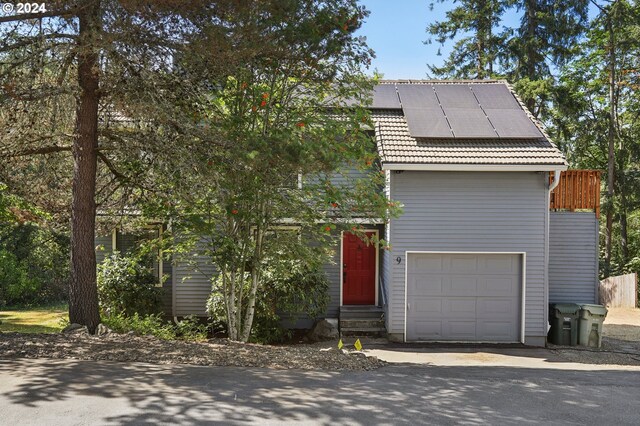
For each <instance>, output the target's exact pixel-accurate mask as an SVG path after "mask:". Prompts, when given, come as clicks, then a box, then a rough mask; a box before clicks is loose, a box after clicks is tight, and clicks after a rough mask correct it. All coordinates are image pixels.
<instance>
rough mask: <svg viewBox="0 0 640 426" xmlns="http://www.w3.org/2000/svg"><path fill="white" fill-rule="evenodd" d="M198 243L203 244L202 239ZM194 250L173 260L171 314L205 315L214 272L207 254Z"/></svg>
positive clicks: (180, 315)
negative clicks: (200, 253)
mask: <svg viewBox="0 0 640 426" xmlns="http://www.w3.org/2000/svg"><path fill="white" fill-rule="evenodd" d="M200 244H205V241H204V240H203V241H202V242H201V243H200ZM198 251H199V250H197V249H196V250H194V251H192V252H191V253H190V254H188V255H187V256H186V257H181V258H176V259H175V260H174V262H173V315H175V316H179V317H182V316H187V315H197V316H207V307H206V304H207V299H209V295H210V294H211V278H212V277H213V276H214V275H215V274H216V268H215V267H214V266H213V264H212V263H211V261H210V260H209V259H208V257H207V256H203V255H199V254H197V252H198Z"/></svg>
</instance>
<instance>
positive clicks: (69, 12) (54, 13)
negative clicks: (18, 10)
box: [0, 2, 92, 24]
mask: <svg viewBox="0 0 640 426" xmlns="http://www.w3.org/2000/svg"><path fill="white" fill-rule="evenodd" d="M87 3H92V2H87ZM85 7H87V5H86V4H84V5H82V6H80V5H78V4H76V5H74V6H73V7H71V8H69V9H51V10H48V11H46V12H43V13H23V14H20V15H8V16H0V24H2V23H5V22H16V21H27V20H29V19H43V18H55V17H58V18H70V17H71V16H74V15H75V14H76V13H77V12H78V11H80V10H82V9H83V8H85Z"/></svg>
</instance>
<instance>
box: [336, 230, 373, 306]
mask: <svg viewBox="0 0 640 426" xmlns="http://www.w3.org/2000/svg"><path fill="white" fill-rule="evenodd" d="M373 234H374V233H373V232H367V236H369V237H370V236H371V235H373ZM375 303H376V247H375V245H373V244H369V245H367V244H366V243H365V242H363V241H362V240H361V239H360V238H358V237H357V236H355V235H353V234H349V233H346V232H345V233H344V234H343V236H342V304H343V305H374V304H375Z"/></svg>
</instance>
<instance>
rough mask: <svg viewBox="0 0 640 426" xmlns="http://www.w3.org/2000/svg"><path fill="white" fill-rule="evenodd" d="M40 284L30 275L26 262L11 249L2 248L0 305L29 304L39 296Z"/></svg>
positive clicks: (0, 255)
mask: <svg viewBox="0 0 640 426" xmlns="http://www.w3.org/2000/svg"><path fill="white" fill-rule="evenodd" d="M40 286H41V285H40V283H39V282H38V280H36V279H33V278H31V277H29V272H28V269H27V266H26V265H25V264H24V262H20V261H19V260H18V258H17V257H16V255H14V254H13V253H11V252H10V251H7V250H0V307H3V306H7V305H24V304H28V303H29V302H30V301H33V300H35V299H36V298H37V295H38V290H40Z"/></svg>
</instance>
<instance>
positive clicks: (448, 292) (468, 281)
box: [443, 274, 478, 296]
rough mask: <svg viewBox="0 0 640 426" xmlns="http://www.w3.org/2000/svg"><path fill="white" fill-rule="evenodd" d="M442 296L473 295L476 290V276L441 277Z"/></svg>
mask: <svg viewBox="0 0 640 426" xmlns="http://www.w3.org/2000/svg"><path fill="white" fill-rule="evenodd" d="M443 282H444V287H443V293H444V294H443V295H444V296H470V295H471V296H474V295H475V294H476V292H477V291H478V290H477V288H478V277H474V276H470V275H459V274H455V275H451V276H449V277H446V278H443Z"/></svg>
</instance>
